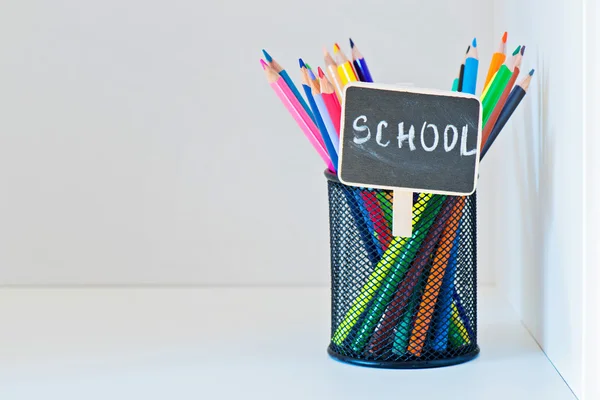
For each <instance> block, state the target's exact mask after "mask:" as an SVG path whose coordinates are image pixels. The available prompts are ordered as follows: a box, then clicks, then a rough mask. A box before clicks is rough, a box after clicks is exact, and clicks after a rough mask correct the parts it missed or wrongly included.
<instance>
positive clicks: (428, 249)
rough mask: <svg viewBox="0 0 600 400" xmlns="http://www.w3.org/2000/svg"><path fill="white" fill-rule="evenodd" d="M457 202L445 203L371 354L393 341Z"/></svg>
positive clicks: (390, 307) (379, 329)
mask: <svg viewBox="0 0 600 400" xmlns="http://www.w3.org/2000/svg"><path fill="white" fill-rule="evenodd" d="M455 202H456V198H455V197H448V198H447V199H446V201H445V202H444V205H443V206H442V209H441V210H440V212H439V214H438V215H437V217H436V219H435V222H434V223H433V225H432V226H431V228H430V230H429V232H428V233H427V237H426V238H425V241H424V242H423V246H422V247H421V250H420V252H419V255H418V256H417V258H415V260H414V262H413V263H412V265H411V267H410V269H409V270H408V272H407V273H406V277H405V278H404V279H402V281H401V282H400V284H399V285H398V288H397V289H396V293H395V295H394V298H393V299H392V301H391V302H390V303H389V305H388V306H387V308H386V310H385V312H384V314H383V315H382V317H381V319H380V320H379V324H378V325H377V327H376V328H375V332H374V333H373V335H372V336H371V339H370V341H369V345H368V349H369V351H370V352H371V353H380V352H381V351H383V350H384V349H385V348H386V347H387V346H388V344H389V343H388V342H389V341H391V340H393V337H392V336H393V333H394V328H395V327H396V326H397V325H398V322H399V321H400V319H401V317H402V315H403V314H404V313H405V312H406V311H405V308H406V305H407V303H408V302H409V300H410V297H411V294H412V293H413V291H414V289H415V287H416V285H417V283H418V282H419V279H420V276H421V274H422V273H423V271H424V269H425V266H426V265H427V264H428V263H429V261H430V256H431V253H433V251H434V250H435V247H436V245H437V244H438V241H439V238H440V235H441V234H442V231H443V229H444V226H445V225H446V221H447V220H448V218H449V217H450V212H451V211H452V208H453V207H454V203H455ZM408 333H409V331H405V332H404V334H405V335H408Z"/></svg>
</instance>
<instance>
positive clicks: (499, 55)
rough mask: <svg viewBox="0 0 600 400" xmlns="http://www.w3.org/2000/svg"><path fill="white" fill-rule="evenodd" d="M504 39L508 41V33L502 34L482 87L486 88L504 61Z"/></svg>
mask: <svg viewBox="0 0 600 400" xmlns="http://www.w3.org/2000/svg"><path fill="white" fill-rule="evenodd" d="M506 39H508V32H504V34H503V35H502V39H501V40H500V46H499V47H498V51H497V52H495V53H494V54H493V55H492V61H491V62H490V68H489V69H488V72H487V76H486V77H485V83H484V85H483V87H484V88H485V87H487V85H488V84H489V83H490V81H491V80H492V77H493V76H494V75H495V74H496V72H497V71H498V69H500V66H501V65H502V64H503V63H504V61H505V60H506Z"/></svg>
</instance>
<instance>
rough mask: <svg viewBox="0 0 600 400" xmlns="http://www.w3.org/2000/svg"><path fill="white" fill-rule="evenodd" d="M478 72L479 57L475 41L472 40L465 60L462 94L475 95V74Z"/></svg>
mask: <svg viewBox="0 0 600 400" xmlns="http://www.w3.org/2000/svg"><path fill="white" fill-rule="evenodd" d="M478 71H479V57H478V54H477V39H475V38H474V39H473V43H471V47H470V48H469V51H468V52H467V59H466V60H465V73H464V79H463V81H464V82H463V85H462V90H461V91H462V92H463V93H470V94H475V91H476V89H477V72H478Z"/></svg>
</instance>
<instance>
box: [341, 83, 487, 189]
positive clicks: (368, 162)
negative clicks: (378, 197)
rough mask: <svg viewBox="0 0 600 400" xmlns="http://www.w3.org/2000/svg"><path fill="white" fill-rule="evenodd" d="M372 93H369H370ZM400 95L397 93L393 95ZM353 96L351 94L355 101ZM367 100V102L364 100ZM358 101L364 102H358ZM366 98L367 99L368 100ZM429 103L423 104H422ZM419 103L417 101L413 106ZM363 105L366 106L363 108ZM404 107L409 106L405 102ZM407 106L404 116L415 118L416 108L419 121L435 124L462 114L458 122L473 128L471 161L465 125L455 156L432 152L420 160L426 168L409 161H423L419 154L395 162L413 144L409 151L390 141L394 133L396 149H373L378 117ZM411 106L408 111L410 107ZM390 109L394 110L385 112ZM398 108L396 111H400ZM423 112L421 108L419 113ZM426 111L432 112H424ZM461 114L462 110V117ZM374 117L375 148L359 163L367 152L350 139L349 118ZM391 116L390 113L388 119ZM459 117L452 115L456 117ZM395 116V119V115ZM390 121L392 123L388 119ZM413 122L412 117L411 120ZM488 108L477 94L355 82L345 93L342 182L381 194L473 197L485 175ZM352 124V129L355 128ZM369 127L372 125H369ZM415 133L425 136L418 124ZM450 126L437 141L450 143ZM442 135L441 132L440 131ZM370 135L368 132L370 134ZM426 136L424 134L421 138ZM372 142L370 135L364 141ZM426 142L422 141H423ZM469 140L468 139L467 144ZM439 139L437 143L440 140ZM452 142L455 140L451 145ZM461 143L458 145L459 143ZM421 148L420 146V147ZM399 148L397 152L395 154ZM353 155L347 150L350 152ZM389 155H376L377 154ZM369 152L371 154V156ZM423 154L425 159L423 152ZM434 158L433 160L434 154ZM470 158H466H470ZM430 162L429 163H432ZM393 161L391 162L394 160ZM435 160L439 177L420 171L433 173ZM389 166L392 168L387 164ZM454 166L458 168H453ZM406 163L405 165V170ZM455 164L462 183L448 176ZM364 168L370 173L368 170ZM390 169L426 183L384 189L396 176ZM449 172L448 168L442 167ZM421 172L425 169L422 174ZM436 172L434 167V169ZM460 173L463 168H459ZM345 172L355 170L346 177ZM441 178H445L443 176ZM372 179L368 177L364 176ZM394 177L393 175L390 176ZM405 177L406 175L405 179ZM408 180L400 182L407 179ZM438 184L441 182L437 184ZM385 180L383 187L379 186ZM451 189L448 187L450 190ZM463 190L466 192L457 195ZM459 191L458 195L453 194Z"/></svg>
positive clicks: (405, 144)
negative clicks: (483, 150) (484, 124)
mask: <svg viewBox="0 0 600 400" xmlns="http://www.w3.org/2000/svg"><path fill="white" fill-rule="evenodd" d="M365 89H366V90H365ZM390 92H394V93H390ZM349 93H350V94H351V95H350V96H349ZM395 93H402V94H407V95H406V96H393V95H394V94H395ZM361 96H362V97H361ZM357 99H358V100H357ZM365 99H366V100H365ZM419 99H420V100H423V101H420V100H419ZM413 100H414V101H413ZM361 101H362V103H361ZM403 102H404V103H403ZM400 104H402V105H403V106H405V107H404V108H402V111H401V112H398V113H399V114H402V113H404V114H405V115H408V114H410V112H411V109H410V107H411V106H413V109H414V115H415V118H417V117H416V114H417V113H418V114H419V116H420V117H421V118H422V117H423V116H427V118H425V119H428V120H429V121H432V120H433V121H435V120H436V118H438V120H440V121H441V120H444V121H445V120H446V118H447V117H448V115H451V116H454V115H455V114H456V113H458V114H460V115H458V118H453V121H450V120H449V121H448V124H450V122H454V120H457V121H459V122H460V123H461V126H462V124H463V123H464V124H465V126H467V128H470V131H469V135H466V134H465V135H464V136H465V141H466V140H468V141H469V145H468V146H469V148H470V149H471V150H470V152H469V153H468V154H469V157H468V159H467V158H463V153H460V152H461V151H463V150H464V149H467V146H466V142H465V144H464V145H463V144H462V143H461V126H459V124H458V123H456V128H457V133H456V134H455V136H456V138H457V139H454V137H452V139H454V143H455V146H454V147H455V148H454V149H453V151H455V153H449V152H447V151H446V152H445V153H444V152H443V151H441V150H440V151H438V149H437V148H436V150H434V151H436V152H438V153H440V154H439V155H435V154H437V153H427V154H426V155H425V156H423V157H421V158H422V159H421V160H418V161H419V162H420V163H421V165H420V166H418V165H416V164H410V163H411V162H412V161H411V160H409V158H411V157H412V159H413V160H414V159H415V158H418V157H420V156H419V155H418V152H415V153H401V154H408V156H407V157H406V158H405V159H404V160H396V159H391V158H390V157H393V154H395V153H391V152H392V151H398V152H402V151H404V152H406V151H407V150H406V147H407V146H408V142H404V149H401V148H399V147H398V146H399V145H398V144H397V142H393V141H392V140H390V138H394V140H395V137H393V136H390V134H391V133H388V136H387V140H386V143H387V142H388V141H389V142H390V144H391V146H388V147H387V149H383V148H379V147H377V148H375V150H373V148H374V146H373V145H372V144H373V142H374V141H375V136H376V131H377V129H375V128H376V125H377V124H378V122H379V119H378V118H377V117H378V115H376V114H378V113H381V114H382V115H384V116H385V115H389V114H390V113H397V111H396V110H397V109H398V108H397V107H398V106H399V105H400ZM420 104H429V105H433V107H432V106H430V107H427V108H425V107H420V106H419V105H420ZM406 105H408V106H406ZM386 107H387V108H388V110H385V109H386ZM394 107H396V108H394ZM419 107H420V108H419ZM424 110H426V111H424ZM456 110H459V111H458V112H457V111H456ZM363 112H364V114H365V115H367V114H368V115H369V116H370V117H372V116H373V115H375V117H374V120H373V119H372V120H370V121H369V125H370V127H371V129H370V131H369V134H370V135H371V138H370V139H369V140H371V143H370V144H371V148H370V149H369V151H367V152H364V153H363V155H364V157H363V158H362V161H363V162H362V163H360V162H358V158H357V155H358V157H360V156H361V150H359V149H357V148H358V147H360V145H357V144H356V142H355V141H353V140H352V139H351V138H350V136H348V137H346V136H347V135H352V137H353V138H354V139H355V138H356V136H355V135H356V134H357V132H356V131H355V130H354V129H353V126H352V124H353V122H352V121H350V120H347V118H346V116H347V115H348V116H349V119H352V118H354V117H355V116H356V115H358V114H363ZM386 112H387V114H386ZM453 112H454V113H455V114H452V113H453ZM394 115H395V114H394ZM387 119H389V118H387ZM407 121H409V122H413V123H414V121H410V118H408V120H407ZM481 121H482V109H481V102H480V100H479V99H478V98H477V97H476V96H474V95H471V94H467V93H460V92H450V91H442V90H434V89H421V88H414V87H402V86H398V85H386V84H375V83H365V82H352V83H350V84H348V85H347V86H346V87H345V89H344V95H343V103H342V121H341V129H340V149H339V165H338V177H339V179H340V181H341V182H342V183H344V184H346V185H349V186H357V187H370V188H375V189H387V190H400V191H407V192H426V193H435V194H445V195H452V196H468V195H471V194H473V193H474V192H475V189H476V187H477V178H478V174H479V158H480V147H481V136H482V127H481V125H482V122H481ZM361 122H366V121H362V120H361ZM388 122H389V126H388V125H387V124H386V125H385V129H386V130H389V131H390V132H394V131H393V130H395V129H398V130H399V129H400V128H399V127H396V126H394V124H398V120H397V119H396V120H389V121H388ZM349 125H350V126H349ZM365 125H366V124H365ZM414 125H415V126H414V129H415V131H417V133H419V131H420V130H421V126H417V125H416V123H415V124H414ZM408 126H409V125H408V124H407V126H406V131H408V129H409V128H408ZM445 126H446V125H444V126H440V128H439V133H436V135H435V137H437V138H439V139H440V142H444V140H446V137H445V132H444V127H445ZM474 130H476V131H477V136H476V140H474V139H475V138H474V137H473V135H472V132H473V131H474ZM436 132H437V131H436ZM452 133H453V132H451V133H449V134H448V137H450V136H451V134H452ZM364 135H366V133H364ZM419 135H420V133H419ZM363 137H366V136H363ZM419 137H420V136H419ZM467 138H468V139H467ZM436 140H437V139H436ZM449 141H452V140H449ZM456 141H457V142H456ZM446 143H447V142H444V144H443V145H440V144H439V143H438V147H439V148H441V147H443V146H444V145H445V144H446ZM461 145H463V147H464V149H461V148H460V146H461ZM419 146H420V144H419ZM394 149H395V150H394ZM346 150H347V151H346ZM475 150H476V153H475V154H474V158H472V156H473V151H475ZM378 151H379V152H381V153H385V152H387V154H384V155H381V154H375V153H377V152H378ZM456 151H458V154H459V156H458V157H456V156H455V155H454V154H456ZM367 153H369V154H367ZM422 154H425V153H424V151H423V150H422ZM432 154H433V155H432ZM466 154H467V153H464V155H466ZM384 156H387V158H386V160H384V161H379V158H381V160H383V159H384V158H385V157H384ZM428 157H429V158H428ZM390 159H391V161H390ZM348 160H350V164H348ZM430 160H434V161H435V163H432V164H435V168H437V169H438V170H441V171H438V173H437V174H434V173H429V174H427V173H421V172H419V171H423V170H424V169H427V168H428V167H429V165H426V164H427V163H428V162H430ZM386 163H387V164H386ZM453 163H454V164H453ZM402 164H404V165H402ZM451 165H456V166H457V168H456V169H455V170H453V171H455V172H456V171H459V172H460V174H457V178H456V179H452V178H453V177H451V176H450V174H449V173H447V171H451V170H452V167H451ZM363 166H364V168H363ZM385 167H389V168H391V169H394V168H395V169H396V170H397V171H394V174H396V176H399V175H401V174H405V173H406V174H412V177H411V178H410V179H409V178H407V179H406V180H412V181H414V182H416V181H420V182H421V183H422V184H416V185H410V186H408V185H407V186H390V185H387V184H381V183H380V182H381V181H386V180H387V181H389V180H391V179H388V178H387V177H386V174H388V175H390V174H391V173H390V170H389V169H388V170H385V169H384V168H385ZM442 167H443V168H442ZM419 168H420V169H419ZM432 168H433V166H432ZM459 168H460V169H459ZM471 168H472V173H473V175H472V180H471ZM345 171H350V172H347V173H345ZM444 173H447V175H448V176H447V177H444V176H442V175H443V174H444ZM440 174H441V175H440ZM359 176H360V177H362V178H363V179H356V178H358V177H359ZM365 176H366V177H367V178H364V177H365ZM390 176H391V175H390ZM403 176H404V175H403ZM403 179H404V178H402V179H400V180H403ZM436 179H437V181H436ZM376 181H380V182H376ZM444 186H445V187H444ZM457 188H460V189H458V190H456V189H457ZM453 189H454V190H453Z"/></svg>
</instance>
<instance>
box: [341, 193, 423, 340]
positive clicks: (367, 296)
mask: <svg viewBox="0 0 600 400" xmlns="http://www.w3.org/2000/svg"><path fill="white" fill-rule="evenodd" d="M432 196H433V195H432V194H430V193H419V198H418V199H417V201H416V203H415V205H414V206H413V219H412V225H413V229H414V228H415V225H416V223H417V222H418V221H420V219H421V215H423V212H422V211H421V210H422V208H423V207H425V206H426V205H427V204H428V202H429V201H430V199H431V197H432ZM409 240H410V238H408V237H400V236H394V238H393V239H392V242H391V243H390V245H389V247H388V248H387V250H386V251H385V253H384V254H383V256H382V257H381V259H380V260H379V262H378V263H377V265H376V266H375V269H374V270H373V272H372V273H371V274H370V275H369V278H368V279H367V281H366V283H365V284H364V285H363V287H362V289H361V291H360V294H359V295H358V296H357V297H356V298H355V299H354V301H353V302H352V305H351V306H350V309H349V310H348V311H347V312H346V314H345V316H344V319H343V320H342V322H341V323H340V324H339V325H338V327H337V328H336V330H335V332H334V334H333V337H332V339H331V340H332V342H333V343H335V344H337V345H341V344H342V343H343V342H344V340H346V337H347V336H348V334H349V333H350V331H351V330H352V328H353V327H354V325H355V324H356V322H357V321H358V319H359V317H360V315H361V314H362V313H363V312H364V311H365V309H366V308H367V305H368V304H369V302H370V301H371V299H373V296H375V293H376V292H377V291H378V289H379V288H380V287H381V285H382V284H383V282H384V280H385V277H386V276H387V275H388V273H389V272H390V270H391V269H392V267H393V266H394V265H395V264H396V261H397V260H398V258H399V257H400V256H401V254H402V252H403V249H404V246H405V245H406V243H408V241H409Z"/></svg>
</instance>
